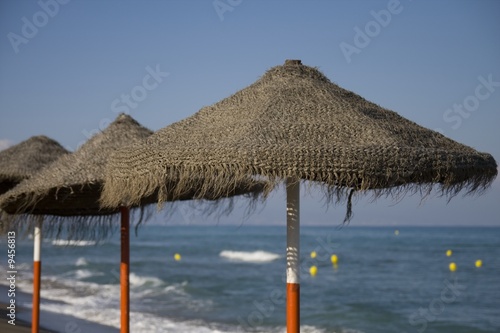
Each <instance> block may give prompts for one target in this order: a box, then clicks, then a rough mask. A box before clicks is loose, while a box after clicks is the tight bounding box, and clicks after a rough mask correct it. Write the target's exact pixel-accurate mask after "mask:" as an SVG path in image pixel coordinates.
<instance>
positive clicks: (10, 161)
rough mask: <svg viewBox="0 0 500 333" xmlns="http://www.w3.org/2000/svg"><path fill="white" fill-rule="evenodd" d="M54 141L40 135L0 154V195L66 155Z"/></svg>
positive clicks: (64, 150)
mask: <svg viewBox="0 0 500 333" xmlns="http://www.w3.org/2000/svg"><path fill="white" fill-rule="evenodd" d="M67 153H68V151H67V150H66V149H64V148H63V147H62V146H61V145H60V144H59V143H57V142H56V141H54V140H52V139H50V138H48V137H46V136H43V135H40V136H33V137H31V138H29V139H28V140H25V141H23V142H21V143H19V144H17V145H15V146H12V147H9V148H7V149H5V150H2V151H1V152H0V194H3V193H5V192H7V191H8V190H10V189H12V188H13V187H14V186H16V185H17V184H19V183H20V182H21V181H22V180H24V179H28V178H30V177H31V176H33V175H34V174H35V173H36V172H38V171H40V169H41V168H43V167H44V166H46V165H47V164H48V163H52V162H53V161H55V160H56V159H57V158H59V157H60V156H61V155H64V154H67Z"/></svg>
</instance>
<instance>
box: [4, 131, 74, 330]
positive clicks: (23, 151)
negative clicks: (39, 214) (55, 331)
mask: <svg viewBox="0 0 500 333" xmlns="http://www.w3.org/2000/svg"><path fill="white" fill-rule="evenodd" d="M68 153H69V152H68V151H67V150H66V149H64V148H63V147H62V146H61V145H60V144H59V143H58V142H56V141H54V140H52V139H50V138H47V137H46V136H33V137H31V138H29V139H28V140H25V141H23V142H21V143H19V144H17V145H15V146H12V147H10V148H7V149H6V150H3V151H1V152H0V194H3V193H5V192H7V191H8V190H10V189H12V188H13V187H14V186H16V185H17V184H18V183H20V182H21V181H22V180H24V179H28V178H30V177H31V176H33V175H34V174H35V173H36V172H38V171H39V170H40V169H41V168H43V167H44V166H46V165H47V164H49V163H52V162H54V161H55V160H56V159H58V158H59V157H61V156H62V155H66V154H68ZM11 222H12V216H7V214H5V213H4V212H3V211H2V210H1V209H0V225H1V226H0V229H2V230H7V227H8V225H10V224H11ZM38 222H39V223H41V221H40V220H38ZM34 235H35V237H34V242H35V244H34V253H33V312H32V322H33V323H34V325H36V326H38V323H39V304H40V275H41V266H40V251H38V250H37V249H39V247H40V224H37V225H36V226H35V230H34Z"/></svg>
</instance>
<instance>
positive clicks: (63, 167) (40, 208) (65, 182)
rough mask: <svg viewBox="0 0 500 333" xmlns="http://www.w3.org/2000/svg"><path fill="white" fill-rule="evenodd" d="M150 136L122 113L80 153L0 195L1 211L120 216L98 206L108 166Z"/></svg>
mask: <svg viewBox="0 0 500 333" xmlns="http://www.w3.org/2000/svg"><path fill="white" fill-rule="evenodd" d="M151 133H152V131H150V130H149V129H147V128H145V127H143V126H141V125H140V124H139V123H138V122H136V121H135V120H134V119H132V118H131V117H130V116H128V115H125V114H121V115H119V116H118V117H117V118H116V120H115V121H114V122H113V123H111V124H110V125H109V126H108V127H107V128H106V129H105V130H104V131H102V132H101V133H99V134H97V135H95V136H93V137H92V138H91V139H90V140H88V141H87V142H86V143H85V144H83V145H82V146H81V147H80V148H79V149H78V150H77V151H75V152H74V153H72V154H68V155H64V156H62V157H60V158H59V159H58V160H57V161H55V162H54V163H52V164H50V165H48V166H47V167H45V168H44V169H42V170H41V171H40V172H38V173H37V174H35V175H34V176H33V177H31V178H30V179H28V180H25V181H23V182H21V183H20V184H19V185H18V186H16V187H15V188H14V189H12V190H10V191H9V192H7V193H5V194H4V195H2V196H0V208H2V209H4V210H5V211H6V212H8V213H16V214H20V213H29V214H36V215H41V214H43V215H55V216H90V215H92V216H96V215H97V216H99V215H108V214H114V213H117V212H118V210H110V209H101V207H100V206H99V197H100V193H101V187H102V183H103V179H104V167H105V164H106V162H107V160H108V157H109V156H110V155H111V153H112V152H113V151H115V150H116V149H119V148H121V147H123V146H125V145H127V144H132V143H137V142H140V141H141V140H144V139H145V138H146V137H148V136H149V135H151Z"/></svg>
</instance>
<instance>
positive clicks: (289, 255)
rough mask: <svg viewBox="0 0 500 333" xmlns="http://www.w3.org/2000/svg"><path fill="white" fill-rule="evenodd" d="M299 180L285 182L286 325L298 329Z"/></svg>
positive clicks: (293, 331) (296, 332)
mask: <svg viewBox="0 0 500 333" xmlns="http://www.w3.org/2000/svg"><path fill="white" fill-rule="evenodd" d="M299 251H300V182H299V181H298V180H297V181H295V180H291V179H287V183H286V327H287V333H299V331H300V271H299V269H300V268H299V264H300V262H299V259H300V255H299Z"/></svg>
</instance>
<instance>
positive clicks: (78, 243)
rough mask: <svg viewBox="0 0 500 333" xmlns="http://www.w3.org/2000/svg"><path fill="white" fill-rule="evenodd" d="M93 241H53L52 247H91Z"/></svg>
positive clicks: (93, 243)
mask: <svg viewBox="0 0 500 333" xmlns="http://www.w3.org/2000/svg"><path fill="white" fill-rule="evenodd" d="M95 243H96V242H95V241H91V240H73V239H54V240H53V241H52V245H55V246H68V245H70V246H92V245H95Z"/></svg>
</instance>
